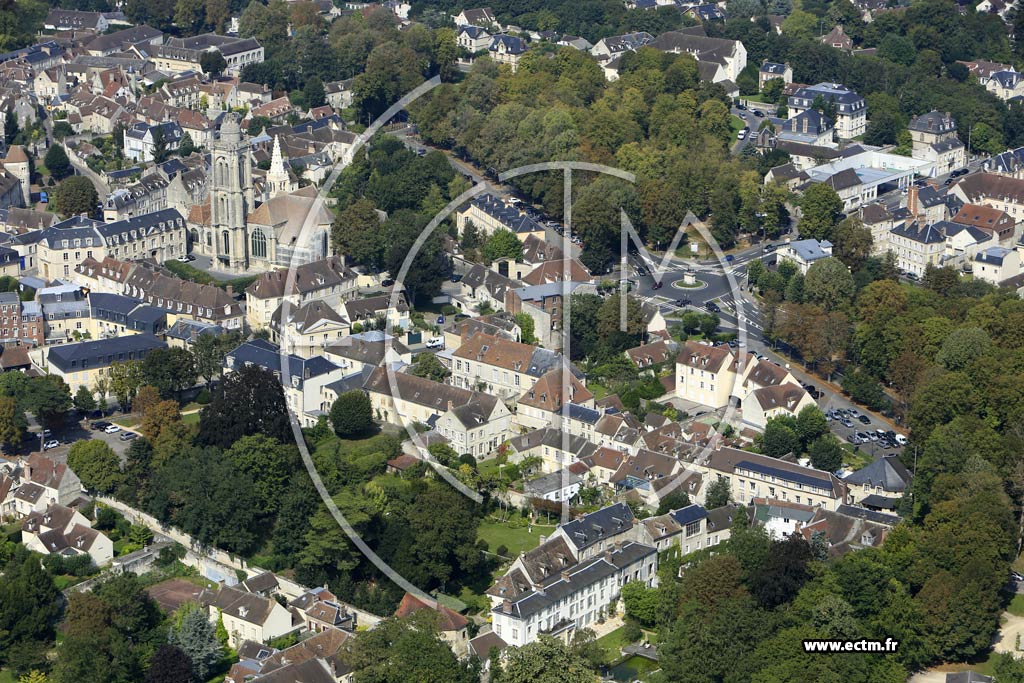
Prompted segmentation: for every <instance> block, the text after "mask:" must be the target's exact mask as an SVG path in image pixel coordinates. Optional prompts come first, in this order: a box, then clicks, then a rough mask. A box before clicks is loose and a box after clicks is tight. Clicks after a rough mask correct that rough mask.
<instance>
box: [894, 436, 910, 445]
mask: <svg viewBox="0 0 1024 683" xmlns="http://www.w3.org/2000/svg"><path fill="white" fill-rule="evenodd" d="M895 441H896V443H898V444H899V445H900V446H906V445H907V437H905V436H903V435H902V434H897V435H896V439H895Z"/></svg>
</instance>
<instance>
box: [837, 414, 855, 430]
mask: <svg viewBox="0 0 1024 683" xmlns="http://www.w3.org/2000/svg"><path fill="white" fill-rule="evenodd" d="M839 422H840V423H841V424H842V425H843V426H844V427H846V428H847V429H853V422H852V421H851V420H850V418H848V417H844V418H843V419H842V420H840V421H839Z"/></svg>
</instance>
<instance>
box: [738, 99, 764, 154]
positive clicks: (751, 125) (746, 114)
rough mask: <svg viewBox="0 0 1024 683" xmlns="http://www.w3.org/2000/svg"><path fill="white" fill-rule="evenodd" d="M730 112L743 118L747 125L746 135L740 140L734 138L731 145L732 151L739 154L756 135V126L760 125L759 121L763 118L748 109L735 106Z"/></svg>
mask: <svg viewBox="0 0 1024 683" xmlns="http://www.w3.org/2000/svg"><path fill="white" fill-rule="evenodd" d="M732 114H733V116H738V117H740V118H741V119H743V122H744V123H745V124H746V126H747V135H746V137H744V138H743V139H742V140H740V139H736V140H735V141H734V142H733V145H732V153H733V154H739V153H740V152H742V151H743V149H744V148H745V147H746V146H747V145H749V144H751V141H752V139H753V138H754V137H755V136H756V135H757V129H758V126H760V125H761V121H763V120H764V119H762V118H758V117H757V116H754V112H752V111H750V110H749V109H738V108H736V107H733V108H732Z"/></svg>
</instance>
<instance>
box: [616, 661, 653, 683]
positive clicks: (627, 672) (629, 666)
mask: <svg viewBox="0 0 1024 683" xmlns="http://www.w3.org/2000/svg"><path fill="white" fill-rule="evenodd" d="M659 668H660V667H659V666H658V663H657V662H655V661H652V660H650V659H647V658H646V657H641V656H640V655H633V656H632V657H629V658H627V659H624V660H622V661H621V662H619V663H618V664H616V665H615V666H613V667H612V668H611V669H610V670H609V671H608V674H609V675H610V676H611V677H612V678H614V679H615V680H617V681H623V682H624V683H625V682H627V681H635V680H636V679H638V678H644V677H645V676H647V674H649V673H651V672H652V671H657V670H658V669H659Z"/></svg>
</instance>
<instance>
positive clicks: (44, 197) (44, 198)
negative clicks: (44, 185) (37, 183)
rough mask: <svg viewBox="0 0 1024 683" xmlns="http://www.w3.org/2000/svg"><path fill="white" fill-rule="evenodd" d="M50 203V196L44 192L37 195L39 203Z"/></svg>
mask: <svg viewBox="0 0 1024 683" xmlns="http://www.w3.org/2000/svg"><path fill="white" fill-rule="evenodd" d="M49 201H50V195H49V194H48V193H47V192H46V191H45V190H44V191H42V192H40V193H39V203H40V204H46V203H48V202H49Z"/></svg>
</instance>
